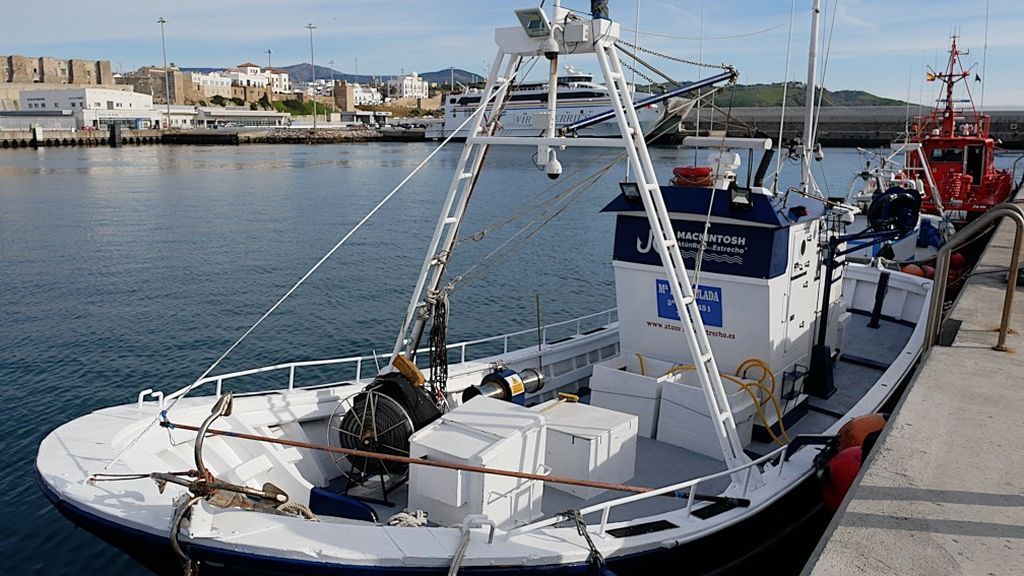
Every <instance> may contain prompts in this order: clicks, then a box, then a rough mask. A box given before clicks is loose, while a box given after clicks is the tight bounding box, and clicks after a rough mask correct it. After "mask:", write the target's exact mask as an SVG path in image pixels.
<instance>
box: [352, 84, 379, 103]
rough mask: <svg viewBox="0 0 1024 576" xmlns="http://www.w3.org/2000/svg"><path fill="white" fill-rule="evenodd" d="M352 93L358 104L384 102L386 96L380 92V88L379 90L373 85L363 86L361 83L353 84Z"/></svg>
mask: <svg viewBox="0 0 1024 576" xmlns="http://www.w3.org/2000/svg"><path fill="white" fill-rule="evenodd" d="M352 95H353V98H354V99H355V103H356V106H364V105H373V104H383V103H384V98H383V97H382V96H381V94H380V90H377V89H376V88H375V87H373V86H363V85H361V84H353V85H352Z"/></svg>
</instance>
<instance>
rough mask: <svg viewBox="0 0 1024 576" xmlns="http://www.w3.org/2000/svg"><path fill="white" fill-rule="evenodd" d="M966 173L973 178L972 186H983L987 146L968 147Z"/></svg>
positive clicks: (965, 163)
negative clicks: (982, 179) (982, 178)
mask: <svg viewBox="0 0 1024 576" xmlns="http://www.w3.org/2000/svg"><path fill="white" fill-rule="evenodd" d="M964 173H965V174H967V175H968V176H970V177H971V184H973V185H975V186H977V185H978V184H981V177H982V175H983V174H984V173H985V146H968V147H967V157H966V158H965V159H964Z"/></svg>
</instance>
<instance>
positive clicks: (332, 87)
mask: <svg viewBox="0 0 1024 576" xmlns="http://www.w3.org/2000/svg"><path fill="white" fill-rule="evenodd" d="M327 64H328V65H329V66H330V67H331V96H332V97H333V96H334V60H333V59H332V60H328V61H327Z"/></svg>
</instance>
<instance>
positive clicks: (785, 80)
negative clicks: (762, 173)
mask: <svg viewBox="0 0 1024 576" xmlns="http://www.w3.org/2000/svg"><path fill="white" fill-rule="evenodd" d="M795 15H796V0H792V1H791V3H790V7H789V38H788V39H787V40H786V71H785V73H783V75H782V116H781V117H780V118H779V139H778V141H776V146H779V147H781V146H782V134H783V132H782V131H783V129H784V128H785V126H786V96H787V93H788V91H789V56H790V52H791V50H792V48H793V20H794V17H795ZM781 172H782V154H781V153H779V154H778V155H776V156H775V175H774V181H773V182H772V192H774V193H776V194H778V192H779V174H780V173H781Z"/></svg>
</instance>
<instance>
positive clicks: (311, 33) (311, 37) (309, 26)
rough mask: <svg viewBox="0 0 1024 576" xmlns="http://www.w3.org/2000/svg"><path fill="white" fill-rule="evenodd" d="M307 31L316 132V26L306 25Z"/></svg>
mask: <svg viewBox="0 0 1024 576" xmlns="http://www.w3.org/2000/svg"><path fill="white" fill-rule="evenodd" d="M306 29H308V30H309V67H310V69H311V72H312V74H313V83H312V86H313V131H316V64H314V63H313V30H316V26H313V23H312V22H310V23H309V24H306Z"/></svg>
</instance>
